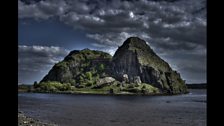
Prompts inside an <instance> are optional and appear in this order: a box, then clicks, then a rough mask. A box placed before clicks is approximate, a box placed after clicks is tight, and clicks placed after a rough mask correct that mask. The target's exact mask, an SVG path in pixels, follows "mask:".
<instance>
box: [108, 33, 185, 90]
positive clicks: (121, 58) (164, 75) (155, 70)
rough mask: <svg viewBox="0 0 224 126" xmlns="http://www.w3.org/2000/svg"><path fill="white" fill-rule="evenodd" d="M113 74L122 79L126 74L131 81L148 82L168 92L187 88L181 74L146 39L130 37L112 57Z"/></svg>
mask: <svg viewBox="0 0 224 126" xmlns="http://www.w3.org/2000/svg"><path fill="white" fill-rule="evenodd" d="M112 63H113V68H112V69H113V71H114V72H113V75H114V77H115V78H116V79H118V80H120V81H122V78H121V77H123V76H124V75H125V76H126V78H128V82H129V83H147V84H151V85H152V86H155V87H157V88H159V89H161V91H162V92H167V93H174V94H176V93H183V92H186V90H187V88H186V85H185V82H184V81H183V80H182V79H181V77H180V74H179V73H177V72H176V71H173V70H172V69H171V67H170V66H169V64H168V63H167V62H165V61H164V60H162V59H161V58H160V57H159V56H158V55H156V54H155V52H154V51H153V50H152V49H151V48H150V46H149V45H147V43H146V42H145V41H144V40H141V39H140V38H138V37H131V38H128V39H127V40H126V41H125V42H124V43H123V45H122V46H121V47H119V48H118V50H117V51H116V53H115V54H114V56H113V58H112Z"/></svg>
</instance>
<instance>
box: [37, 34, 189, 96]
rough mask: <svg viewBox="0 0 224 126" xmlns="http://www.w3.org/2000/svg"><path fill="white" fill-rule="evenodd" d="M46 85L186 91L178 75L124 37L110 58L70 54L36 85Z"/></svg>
mask: <svg viewBox="0 0 224 126" xmlns="http://www.w3.org/2000/svg"><path fill="white" fill-rule="evenodd" d="M47 82H58V83H60V84H62V85H63V84H69V85H71V86H72V87H73V88H74V89H79V90H81V89H85V90H86V89H88V90H101V91H102V90H106V91H108V92H109V93H121V92H131V93H143V94H156V93H162V94H180V93H186V92H187V87H186V85H185V82H184V81H183V80H182V79H181V76H180V74H179V73H178V72H177V71H174V70H172V68H171V67H170V66H169V64H168V63H167V62H165V61H164V60H163V59H161V58H160V57H159V56H158V55H156V53H155V52H154V51H153V50H152V49H151V48H150V46H149V45H147V43H146V42H145V41H144V40H142V39H140V38H138V37H130V38H128V39H127V40H126V41H125V42H124V43H123V45H122V46H120V47H119V48H118V49H117V51H116V52H115V54H114V56H113V57H112V56H111V55H109V54H108V53H105V52H102V51H96V50H89V49H84V50H81V51H79V50H74V51H71V52H70V53H69V55H68V56H66V57H65V58H64V60H63V61H61V62H59V63H57V64H55V65H54V66H53V68H52V69H51V70H50V71H49V73H48V74H47V75H46V76H45V77H44V78H43V79H42V80H41V82H40V84H38V85H41V84H42V85H46V83H47ZM54 85H55V84H54ZM36 87H37V88H38V87H39V88H40V87H41V86H36ZM59 87H60V86H59Z"/></svg>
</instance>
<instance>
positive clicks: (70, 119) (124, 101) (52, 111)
mask: <svg viewBox="0 0 224 126" xmlns="http://www.w3.org/2000/svg"><path fill="white" fill-rule="evenodd" d="M206 99H207V95H206V90H201V89H199V90H196V89H194V90H190V93H189V94H185V95H175V96H100V95H72V94H40V93H19V94H18V110H19V111H23V112H24V113H25V114H26V115H27V116H29V117H32V118H34V119H38V120H41V121H44V122H49V123H55V124H58V125H59V126H206V110H207V106H206V105H207V100H206Z"/></svg>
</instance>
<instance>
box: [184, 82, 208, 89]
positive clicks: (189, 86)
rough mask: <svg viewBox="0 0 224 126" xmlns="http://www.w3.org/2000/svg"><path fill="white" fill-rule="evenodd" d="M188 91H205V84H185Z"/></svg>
mask: <svg viewBox="0 0 224 126" xmlns="http://www.w3.org/2000/svg"><path fill="white" fill-rule="evenodd" d="M186 86H187V88H188V89H207V84H206V83H200V84H186Z"/></svg>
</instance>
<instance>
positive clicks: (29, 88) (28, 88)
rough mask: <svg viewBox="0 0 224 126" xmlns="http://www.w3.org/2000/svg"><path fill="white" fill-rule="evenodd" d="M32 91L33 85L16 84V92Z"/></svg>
mask: <svg viewBox="0 0 224 126" xmlns="http://www.w3.org/2000/svg"><path fill="white" fill-rule="evenodd" d="M31 91H33V85H28V84H20V85H18V92H31Z"/></svg>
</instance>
